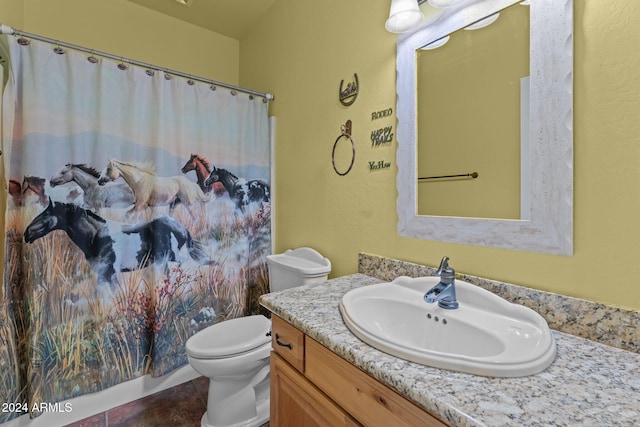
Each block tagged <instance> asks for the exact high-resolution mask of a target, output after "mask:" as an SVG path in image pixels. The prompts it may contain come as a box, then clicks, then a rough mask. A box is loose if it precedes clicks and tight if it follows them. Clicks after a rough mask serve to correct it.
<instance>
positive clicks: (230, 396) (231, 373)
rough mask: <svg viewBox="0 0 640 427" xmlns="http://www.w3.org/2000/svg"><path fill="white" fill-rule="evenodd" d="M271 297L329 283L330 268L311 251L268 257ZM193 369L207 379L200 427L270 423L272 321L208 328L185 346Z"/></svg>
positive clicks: (242, 321) (257, 317) (236, 322)
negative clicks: (297, 288)
mask: <svg viewBox="0 0 640 427" xmlns="http://www.w3.org/2000/svg"><path fill="white" fill-rule="evenodd" d="M267 263H268V265H269V284H270V288H271V292H276V291H281V290H284V289H288V288H291V287H294V286H301V285H305V284H309V283H314V282H323V281H325V280H327V277H328V274H329V272H330V271H331V263H330V262H329V260H328V259H326V258H324V257H323V256H322V255H320V254H319V253H318V252H316V251H315V250H313V249H311V248H298V249H294V250H288V251H286V252H285V253H283V254H279V255H269V256H268V257H267ZM186 351H187V357H188V359H189V363H190V364H191V367H192V368H193V369H194V370H195V371H196V372H198V373H199V374H200V375H202V376H205V377H207V378H209V395H208V398H207V411H206V412H205V413H204V415H203V416H202V420H201V426H202V427H241V426H242V427H258V426H260V425H262V424H264V423H266V422H267V421H268V420H269V355H270V353H271V320H269V319H267V318H266V317H265V316H262V315H254V316H247V317H240V318H237V319H231V320H226V321H223V322H220V323H216V324H215V325H212V326H209V327H207V328H205V329H203V330H201V331H200V332H198V333H197V334H195V335H193V336H192V337H191V338H189V339H188V340H187V343H186Z"/></svg>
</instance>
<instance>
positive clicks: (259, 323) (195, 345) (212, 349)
mask: <svg viewBox="0 0 640 427" xmlns="http://www.w3.org/2000/svg"><path fill="white" fill-rule="evenodd" d="M270 331H271V321H270V320H269V319H267V318H266V317H264V316H262V315H255V316H247V317H239V318H237V319H231V320H225V321H223V322H220V323H216V324H215V325H212V326H209V327H207V328H205V329H203V330H201V331H200V332H198V333H197V334H195V335H194V336H192V337H191V338H189V339H188V340H187V345H186V347H187V354H188V355H189V356H192V357H197V358H201V359H215V358H220V357H226V356H232V355H234V354H239V353H246V352H247V351H251V350H253V349H255V348H258V347H260V346H263V345H265V344H267V343H269V342H270V341H271V335H267V333H269V332H270Z"/></svg>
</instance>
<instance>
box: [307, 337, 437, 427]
mask: <svg viewBox="0 0 640 427" xmlns="http://www.w3.org/2000/svg"><path fill="white" fill-rule="evenodd" d="M305 345H306V354H305V376H306V377H307V378H309V380H311V382H313V383H314V384H315V385H316V386H318V388H320V389H321V390H322V391H323V392H325V393H326V394H327V395H328V396H329V397H330V398H331V399H333V400H334V401H335V402H336V403H337V404H338V405H340V406H341V407H342V408H343V409H344V410H345V411H347V412H348V413H349V414H351V416H353V417H354V418H355V419H356V420H358V421H359V422H360V423H362V424H364V425H366V426H395V427H399V426H434V427H435V426H438V427H442V426H446V424H443V423H442V422H441V421H440V420H438V419H437V418H435V417H434V416H433V415H431V414H429V413H428V412H426V411H424V410H423V409H422V408H419V407H418V406H416V405H414V404H413V403H412V402H410V401H409V400H407V399H405V398H404V397H402V396H400V395H399V394H398V393H396V392H395V391H393V390H392V389H390V388H389V387H387V386H386V385H384V384H382V383H381V382H379V381H377V380H376V379H374V378H373V377H371V376H369V375H368V374H367V373H365V372H364V371H362V370H360V369H358V368H357V367H355V366H353V365H352V364H350V363H349V362H347V361H346V360H344V359H343V358H341V357H340V356H338V355H337V354H335V353H333V352H332V351H330V350H329V349H327V348H325V347H323V346H322V345H321V344H319V343H318V342H316V341H314V340H313V339H311V338H309V337H307V339H306V342H305Z"/></svg>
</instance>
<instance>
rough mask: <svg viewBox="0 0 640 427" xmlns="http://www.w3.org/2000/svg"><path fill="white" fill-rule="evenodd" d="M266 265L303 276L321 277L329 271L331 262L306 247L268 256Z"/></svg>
mask: <svg viewBox="0 0 640 427" xmlns="http://www.w3.org/2000/svg"><path fill="white" fill-rule="evenodd" d="M267 263H268V264H269V265H277V266H280V267H282V268H285V269H287V270H292V271H296V272H299V273H300V274H302V275H304V276H323V275H325V274H329V272H330V271H331V261H329V260H328V259H327V258H325V257H323V256H322V255H320V254H319V253H318V252H317V251H316V250H314V249H311V248H307V247H302V248H298V249H289V250H287V251H285V252H284V253H282V254H277V255H268V256H267Z"/></svg>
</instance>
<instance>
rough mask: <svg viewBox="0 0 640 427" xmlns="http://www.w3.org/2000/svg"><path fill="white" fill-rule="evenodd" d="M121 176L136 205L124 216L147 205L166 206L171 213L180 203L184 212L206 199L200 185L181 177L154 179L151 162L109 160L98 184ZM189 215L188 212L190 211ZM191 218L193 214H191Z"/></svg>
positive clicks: (207, 199)
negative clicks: (129, 189) (183, 207)
mask: <svg viewBox="0 0 640 427" xmlns="http://www.w3.org/2000/svg"><path fill="white" fill-rule="evenodd" d="M119 177H122V179H124V181H125V182H126V183H127V184H128V185H129V187H131V190H132V191H133V196H134V198H135V204H134V205H133V207H132V208H131V209H130V210H129V211H128V212H127V213H133V212H140V211H143V210H144V209H146V208H147V207H148V206H152V207H157V206H167V205H168V206H169V210H170V212H173V210H174V209H175V207H176V206H177V205H178V204H180V203H182V204H183V205H184V206H185V207H186V208H187V209H188V208H190V207H191V205H193V204H194V203H195V202H200V203H206V202H208V201H209V196H207V195H205V194H204V193H203V192H202V190H201V189H200V186H198V184H196V183H195V182H191V181H189V180H188V179H187V178H185V177H184V176H181V175H177V176H170V177H161V176H157V175H156V173H155V170H154V168H153V166H152V165H151V163H149V162H147V163H135V162H123V161H120V160H116V159H113V158H109V163H108V164H107V167H106V168H104V170H103V171H102V173H101V174H100V177H99V178H98V184H100V185H104V184H106V183H107V182H109V181H115V180H116V179H118V178H119ZM189 213H190V214H192V213H191V210H189ZM192 215H193V214H192Z"/></svg>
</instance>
